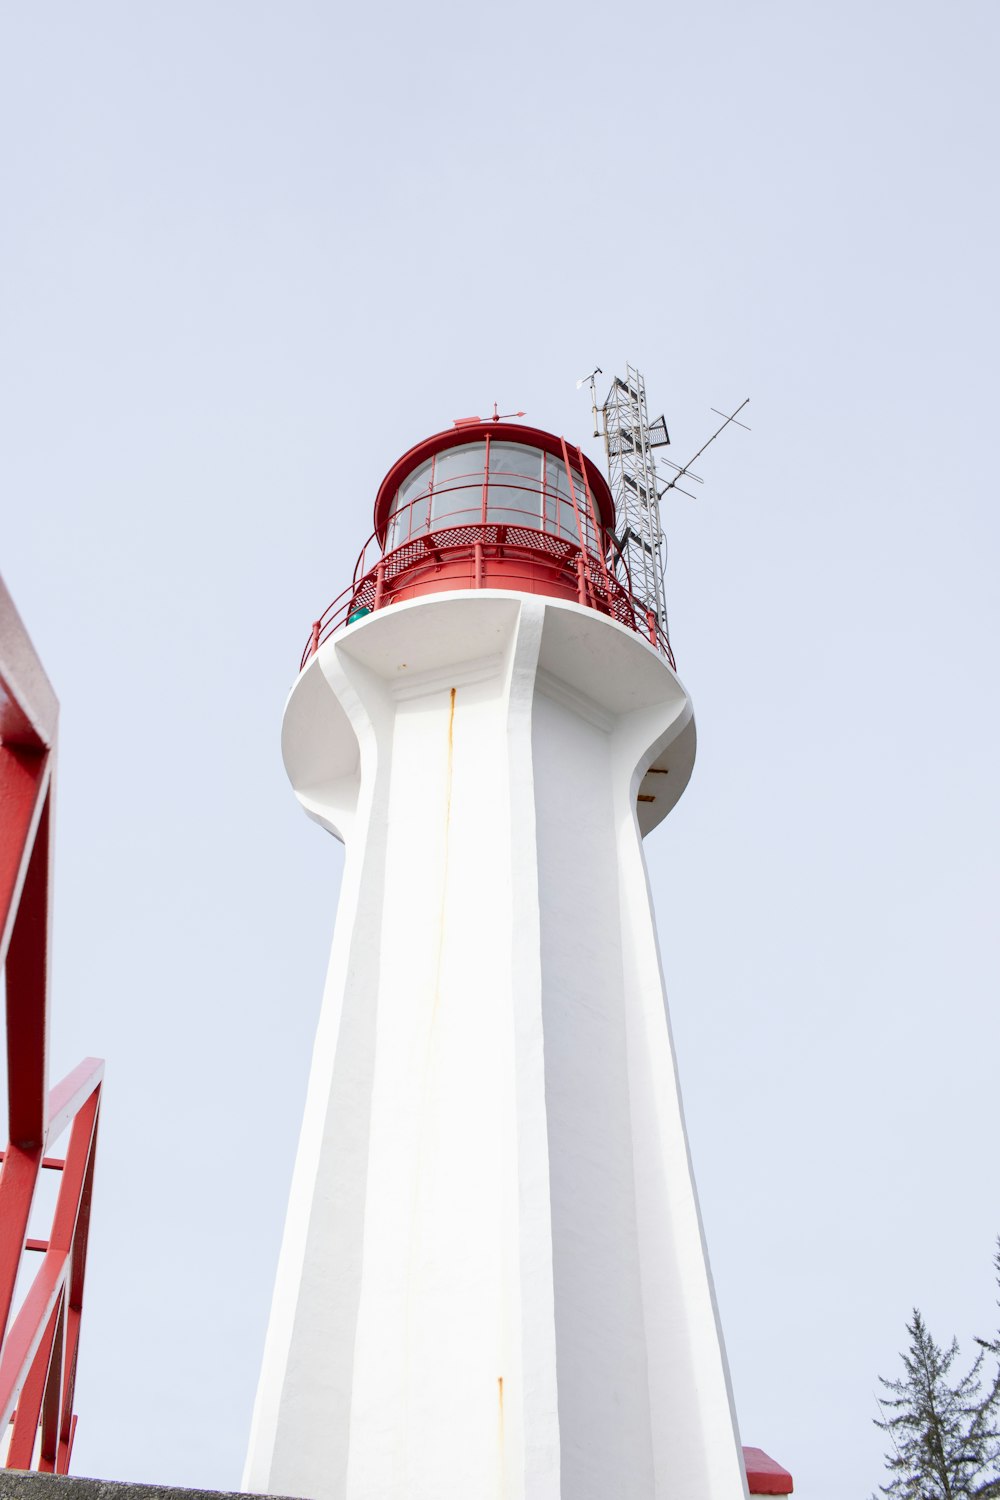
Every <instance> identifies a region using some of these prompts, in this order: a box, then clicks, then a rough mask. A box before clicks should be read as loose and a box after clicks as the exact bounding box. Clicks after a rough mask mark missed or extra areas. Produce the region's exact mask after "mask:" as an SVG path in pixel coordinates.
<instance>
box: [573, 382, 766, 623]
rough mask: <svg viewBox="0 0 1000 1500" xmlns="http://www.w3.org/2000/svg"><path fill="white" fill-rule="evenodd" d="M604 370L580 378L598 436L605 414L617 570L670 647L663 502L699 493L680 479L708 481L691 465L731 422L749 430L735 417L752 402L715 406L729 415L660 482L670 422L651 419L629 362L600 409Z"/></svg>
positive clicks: (643, 390)
mask: <svg viewBox="0 0 1000 1500" xmlns="http://www.w3.org/2000/svg"><path fill="white" fill-rule="evenodd" d="M600 373H601V371H600V369H597V370H595V371H594V373H593V374H592V375H590V376H589V377H587V376H585V377H584V380H582V381H579V382H578V385H583V384H584V383H589V385H590V392H591V403H592V406H593V410H594V436H595V437H597V436H598V430H597V416H598V410H599V411H600V416H601V419H602V429H603V436H604V451H605V453H606V455H607V461H608V478H609V480H610V483H611V492H612V494H613V495H614V499H615V528H616V531H617V541H618V546H619V552H618V556H617V557H616V559H615V570H616V572H617V573H618V576H619V577H620V578H621V580H622V582H623V583H624V584H625V585H626V587H628V588H630V589H631V591H632V597H633V598H634V599H635V600H636V602H637V604H639V606H640V608H642V609H644V610H645V612H646V616H647V619H648V620H649V622H650V626H651V628H653V627H655V632H656V635H657V636H658V637H659V638H660V640H661V641H662V643H663V644H664V645H665V646H666V647H667V649H668V652H669V649H670V631H669V627H668V623H667V605H666V589H665V575H666V570H667V540H666V537H665V535H664V532H663V525H662V522H661V519H660V501H661V500H662V498H663V496H664V495H665V494H666V493H667V491H668V490H673V489H676V490H679V491H680V493H681V494H682V495H688V496H689V498H691V499H694V498H695V497H694V496H693V495H692V494H691V492H690V490H685V489H681V487H680V485H679V484H678V480H680V479H686V480H691V481H693V482H694V483H695V484H704V480H703V479H702V478H701V476H700V475H699V474H695V473H694V471H693V469H692V467H691V466H692V464H693V463H694V462H695V460H696V459H698V458H700V457H701V455H702V454H703V453H704V452H705V449H706V448H708V447H710V445H711V444H712V443H714V442H715V439H716V438H717V437H718V436H719V434H720V433H721V432H724V431H725V429H726V428H727V427H728V426H729V424H730V422H733V423H735V425H736V426H737V427H742V428H744V430H745V431H747V432H749V430H750V429H749V428H748V427H747V426H746V423H745V422H738V421H737V420H736V419H737V417H738V416H739V414H740V412H741V411H742V410H743V408H744V407H745V406H746V405H747V404H748V403H749V400H750V398H749V396H748V397H747V399H746V401H742V402H741V403H740V405H739V406H738V407H737V408H736V410H735V411H734V412H732V413H731V414H730V415H729V416H726V414H725V413H724V412H721V411H716V409H715V407H713V408H712V410H713V412H715V414H716V416H719V417H722V416H725V421H724V422H723V423H722V425H721V427H718V428H716V430H715V431H714V432H713V433H712V435H711V437H710V438H709V439H708V440H707V441H706V442H704V443H702V445H701V447H700V448H699V449H698V451H697V453H696V454H695V455H694V457H693V458H690V459H689V460H688V462H687V463H686V464H675V463H673V462H672V461H671V460H670V459H669V458H666V459H664V463H666V464H667V466H668V467H669V468H671V469H673V470H674V474H673V477H672V478H671V479H669V480H668V481H667V483H666V484H665V485H663V486H662V487H661V486H660V482H659V478H658V476H657V473H656V460H655V458H654V457H653V449H654V448H662V447H666V445H667V444H668V443H669V442H670V434H669V433H668V432H667V424H666V420H665V418H663V417H662V416H660V417H656V418H654V420H653V421H652V422H651V421H650V420H649V415H648V412H647V410H646V382H645V381H644V380H643V378H642V376H641V375H640V374H639V371H638V370H636V369H635V368H634V367H633V366H632V365H628V364H627V365H626V366H625V378H624V380H623V379H622V377H621V376H620V375H616V376H615V377H614V380H613V382H612V385H611V389H610V391H609V392H608V394H607V396H606V398H605V401H604V405H603V406H602V407H600V408H599V409H598V406H597V396H596V379H597V376H598V375H599V374H600Z"/></svg>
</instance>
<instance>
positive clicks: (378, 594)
mask: <svg viewBox="0 0 1000 1500" xmlns="http://www.w3.org/2000/svg"><path fill="white" fill-rule="evenodd" d="M384 593H385V558H383V559H382V561H381V562H380V563H379V565H378V567H377V568H376V569H375V603H374V604H373V605H372V608H373V609H380V608H381V606H382V595H383V594H384Z"/></svg>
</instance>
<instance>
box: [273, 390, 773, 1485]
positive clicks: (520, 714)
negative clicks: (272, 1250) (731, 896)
mask: <svg viewBox="0 0 1000 1500" xmlns="http://www.w3.org/2000/svg"><path fill="white" fill-rule="evenodd" d="M621 554H622V541H621V539H620V537H616V527H615V508H614V502H613V497H612V493H611V490H610V488H609V485H608V483H607V481H606V480H605V479H604V477H603V475H602V474H601V472H600V471H599V469H598V468H597V467H596V466H595V465H594V464H593V463H592V462H591V460H590V459H589V458H588V457H586V456H585V455H584V454H583V453H582V451H581V450H580V449H579V448H577V447H574V446H572V445H571V444H569V443H568V442H567V441H566V440H565V439H562V438H559V437H556V436H554V435H552V434H550V433H548V432H543V431H540V430H537V429H535V428H531V427H526V426H520V425H509V424H502V423H499V422H496V421H492V422H491V421H486V422H481V421H479V420H478V419H477V420H475V421H469V422H465V423H459V424H456V425H455V426H454V427H452V428H450V429H448V430H447V431H444V432H441V433H438V434H437V435H436V436H433V437H431V438H429V439H427V440H426V441H424V442H422V443H419V444H418V445H417V446H416V447H414V448H412V449H411V450H410V451H409V452H408V453H406V454H405V455H404V456H403V457H402V458H401V459H400V460H399V461H398V462H397V463H396V464H395V465H394V466H393V468H392V469H391V470H390V472H389V473H388V475H387V476H386V478H385V479H384V481H383V483H382V485H381V487H380V489H379V490H378V495H377V499H376V502H375V531H374V537H373V542H372V544H371V545H370V547H369V548H368V549H367V550H366V552H365V553H364V554H362V558H361V559H360V561H359V564H358V568H357V570H356V572H355V575H354V579H353V582H352V583H351V585H350V586H349V588H348V589H347V590H346V591H345V592H344V594H343V595H342V596H341V597H340V599H339V600H338V601H335V604H334V605H333V606H331V608H330V610H329V611H327V614H326V615H325V616H324V617H322V618H321V620H320V621H319V622H318V623H317V625H316V626H315V627H314V629H313V632H312V635H311V638H310V640H309V643H308V645H307V647H306V651H305V654H304V657H303V662H302V668H301V671H300V673H299V676H298V678H297V679H296V681H295V684H294V686H293V687H292V690H291V693H290V695H289V698H288V702H287V705H286V708H285V715H284V722H283V728H282V748H283V754H284V761H285V766H286V768H287V771H288V776H289V779H290V781H291V783H292V786H293V788H294V791H295V794H296V796H297V797H298V800H299V802H300V803H301V804H302V807H303V808H304V809H305V811H306V812H307V813H308V814H309V816H310V817H311V818H313V819H314V820H315V821H316V822H317V823H319V824H320V825H321V827H323V828H325V829H327V830H328V831H329V832H330V833H332V834H334V836H335V837H337V838H338V839H341V840H342V841H343V843H344V845H345V847H346V858H345V865H344V875H343V882H342V888H341V894H340V901H339V908H338V911H337V915H336V926H335V930H334V937H333V949H332V954H331V959H330V967H329V973H328V977H327V981H326V988H325V993H324V997H323V1004H322V1011H321V1016H320V1021H319V1027H318V1032H317V1037H316V1043H315V1051H314V1055H313V1061H312V1070H311V1075H310V1079H309V1085H308V1093H307V1099H306V1105H305V1115H304V1120H303V1125H302V1133H301V1138H300V1143H299V1148H298V1155H297V1159H296V1164H295V1170H294V1176H293V1183H292V1189H291V1197H290V1203H289V1208H288V1216H287V1221H286V1225H285V1231H284V1238H283V1243H282V1249H281V1254H280V1260H279V1266H278V1272H277V1279H276V1285H275V1289H274V1297H273V1304H272V1310H271V1317H270V1322H269V1327H268V1333H267V1339H266V1345H265V1352H264V1359H263V1366H262V1370H261V1375H260V1381H259V1386H258V1392H257V1399H256V1405H255V1410H254V1418H253V1427H252V1434H251V1441H250V1449H249V1454H248V1459H247V1465H246V1470H245V1473H244V1487H245V1488H246V1489H249V1490H253V1491H259V1492H269V1493H271V1494H281V1495H294V1496H301V1497H307V1500H611V1497H622V1500H667V1497H669V1500H740V1497H741V1496H744V1495H745V1494H746V1480H745V1474H744V1467H743V1461H742V1457H741V1451H740V1446H739V1437H738V1432H737V1427H736V1421H735V1417H734V1412H733V1404H732V1397H731V1391H730V1386H729V1379H728V1373H727V1366H726V1358H725V1352H724V1348H723V1342H722V1337H721V1333H720V1329H719V1322H718V1316H717V1311H716V1306H715V1300H714V1294H713V1288H712V1280H711V1274H710V1270H709V1264H708V1259H707V1255H706V1249H705V1243H704V1237H703V1233H702V1226H701V1222H700V1218H699V1211H698V1204H697V1198H696V1194H695V1186H694V1180H693V1176H692V1170H691V1162H690V1157H689V1153H688V1147H687V1140H686V1136H685V1128H684V1119H683V1113H682V1108H681V1099H680V1094H679V1091H678V1082H677V1072H676V1064H675V1058H674V1052H673V1046H672V1041H671V1034H670V1026H669V1020H668V1015H667V1009H666V1000H665V993H664V986H663V978H662V971H661V964H660V954H659V948H658V942H657V935H656V929H655V924H654V919H653V913H652V909H651V903H650V895H649V887H648V880H647V874H646V866H645V861H644V855H643V839H644V838H645V837H647V836H648V835H650V834H651V833H652V832H653V831H654V830H655V829H656V827H657V826H658V825H659V824H660V823H661V822H662V820H663V819H664V818H665V817H666V816H667V814H668V813H669V812H670V810H671V808H672V807H673V806H674V805H675V803H676V802H677V800H678V798H679V797H680V796H681V794H682V793H683V791H684V788H685V786H686V785H687V782H688V779H689V777H690V775H691V769H692V765H693V760H694V752H695V730H694V720H693V716H692V706H691V701H690V699H689V697H688V694H687V692H686V690H685V688H684V686H683V685H682V683H681V682H680V680H679V678H678V676H677V674H676V671H675V669H674V664H673V657H672V655H671V653H670V648H669V643H668V642H667V640H666V637H665V635H664V632H663V629H662V626H661V621H660V619H659V618H658V616H657V614H656V613H655V611H654V610H651V609H650V608H648V607H646V604H645V602H644V601H643V600H642V599H641V598H637V597H636V595H635V594H634V593H633V592H632V589H631V588H630V585H629V576H628V573H627V571H626V570H624V569H623V567H622V566H621Z"/></svg>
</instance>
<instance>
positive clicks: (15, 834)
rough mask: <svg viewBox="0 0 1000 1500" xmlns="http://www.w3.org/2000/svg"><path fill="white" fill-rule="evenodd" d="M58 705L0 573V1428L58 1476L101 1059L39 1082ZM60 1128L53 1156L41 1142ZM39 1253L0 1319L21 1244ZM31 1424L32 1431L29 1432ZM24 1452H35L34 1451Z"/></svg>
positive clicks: (22, 1457) (25, 1458) (26, 1464)
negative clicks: (34, 1235) (1, 1141)
mask: <svg viewBox="0 0 1000 1500" xmlns="http://www.w3.org/2000/svg"><path fill="white" fill-rule="evenodd" d="M58 712H59V706H58V703H57V701H56V697H55V694H54V693H53V691H52V687H51V685H50V683H49V681H48V678H47V677H46V675H45V672H44V671H43V669H42V665H41V663H40V662H39V660H38V657H37V655H36V654H35V650H34V647H33V646H32V644H31V641H30V639H29V637H28V634H27V632H26V630H25V628H24V626H23V624H22V623H21V620H20V618H19V616H18V614H17V611H16V610H15V608H14V606H13V603H12V602H11V599H10V595H9V594H8V593H7V590H6V589H5V588H4V586H3V583H2V582H0V962H2V963H3V964H4V968H5V980H6V985H5V988H6V1004H7V1081H8V1089H7V1094H8V1101H9V1104H8V1116H9V1118H8V1139H9V1144H8V1146H7V1149H6V1151H2V1152H0V1431H2V1430H3V1429H4V1428H5V1427H6V1426H7V1425H8V1423H10V1422H11V1421H12V1423H13V1425H12V1431H11V1439H10V1443H9V1445H8V1451H7V1457H6V1459H5V1461H4V1462H5V1465H6V1467H7V1468H12V1469H26V1468H31V1466H32V1463H33V1462H36V1463H37V1467H38V1468H40V1469H41V1470H43V1471H47V1472H49V1473H51V1472H55V1473H59V1474H65V1473H66V1472H67V1471H68V1468H69V1459H70V1454H71V1452H72V1447H73V1437H74V1434H75V1432H76V1417H75V1416H74V1415H73V1395H74V1387H75V1381H76V1361H77V1349H78V1345H79V1336H80V1311H81V1307H82V1302H83V1283H84V1272H85V1269H86V1259H87V1236H88V1229H89V1225H90V1207H91V1199H92V1195H93V1181H94V1152H95V1148H96V1142H97V1121H98V1116H99V1112H100V1102H101V1082H102V1079H103V1076H104V1064H103V1063H102V1062H100V1061H99V1060H98V1059H96V1058H92V1057H91V1058H85V1059H84V1061H83V1062H82V1063H80V1064H79V1066H78V1067H76V1068H74V1069H73V1071H72V1072H71V1073H69V1074H68V1075H67V1077H66V1078H64V1079H63V1080H62V1082H61V1083H59V1084H57V1085H56V1087H55V1088H54V1089H52V1090H51V1092H50V1091H49V1088H48V1022H49V963H48V949H49V932H50V928H51V913H52V898H51V878H52V781H53V767H54V757H55V735H56V724H57V721H58ZM68 1126H72V1129H71V1131H70V1139H69V1146H68V1149H67V1152H66V1156H65V1159H63V1158H61V1157H50V1156H46V1155H45V1152H46V1150H47V1149H48V1147H49V1146H50V1145H51V1144H53V1143H54V1142H55V1141H56V1140H57V1139H58V1138H59V1136H60V1135H61V1134H62V1133H63V1131H64V1130H66V1128H67V1127H68ZM43 1167H47V1168H51V1169H53V1170H56V1171H59V1172H60V1173H61V1177H60V1182H59V1193H58V1197H57V1201H56V1208H55V1214H54V1217H53V1221H52V1228H51V1230H50V1233H49V1236H48V1239H40V1240H39V1239H29V1238H28V1234H27V1231H28V1220H29V1216H30V1214H31V1207H32V1203H33V1201H34V1196H35V1187H36V1184H37V1181H38V1174H39V1171H40V1170H41V1169H42V1168H43ZM28 1251H32V1252H36V1253H37V1252H39V1251H40V1252H41V1254H42V1260H41V1265H40V1266H39V1267H38V1270H37V1272H36V1274H35V1276H34V1279H33V1280H32V1282H31V1284H30V1286H29V1287H28V1291H27V1294H26V1295H25V1298H24V1301H23V1302H22V1304H21V1307H20V1309H19V1310H18V1312H17V1315H16V1317H15V1318H14V1320H13V1322H11V1308H12V1304H13V1298H14V1289H15V1285H16V1282H17V1277H18V1272H19V1271H20V1269H21V1265H22V1261H23V1257H24V1255H25V1253H26V1252H28ZM39 1429H40V1433H39ZM36 1450H37V1455H38V1456H37V1460H36V1457H35V1455H36Z"/></svg>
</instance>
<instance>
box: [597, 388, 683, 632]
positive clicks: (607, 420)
mask: <svg viewBox="0 0 1000 1500" xmlns="http://www.w3.org/2000/svg"><path fill="white" fill-rule="evenodd" d="M601 416H602V418H603V429H604V449H605V453H606V454H607V460H608V478H609V480H610V482H611V492H612V494H613V495H614V498H615V526H616V530H617V533H618V544H619V547H620V549H621V551H620V555H619V558H618V560H617V569H618V571H619V573H620V574H624V573H626V572H627V575H628V576H627V578H623V582H626V583H628V584H629V585H630V586H631V589H632V595H633V597H634V598H635V599H636V600H637V601H638V603H639V604H640V606H641V607H642V608H643V609H644V610H645V611H646V613H647V615H652V616H653V617H654V618H655V621H656V628H657V633H658V634H659V635H661V636H662V638H663V640H664V641H665V642H667V643H669V639H670V636H669V630H668V626H667V605H666V594H665V589H664V575H665V573H666V567H667V546H666V538H665V537H664V534H663V527H662V525H661V523H660V490H659V482H658V480H657V474H656V462H655V460H654V458H653V449H654V448H659V447H662V446H664V445H665V444H667V443H669V442H670V436H669V434H668V432H667V424H666V422H665V420H664V418H663V417H657V418H656V420H655V421H653V422H650V420H649V415H648V412H647V410H646V382H645V381H644V380H643V378H642V376H641V375H640V374H639V371H638V370H636V369H634V368H633V366H632V365H626V366H625V378H624V380H623V379H622V378H621V376H620V375H616V376H615V378H614V380H613V381H612V384H611V389H610V391H609V392H608V394H607V397H606V399H605V402H604V405H603V407H602V408H601Z"/></svg>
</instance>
